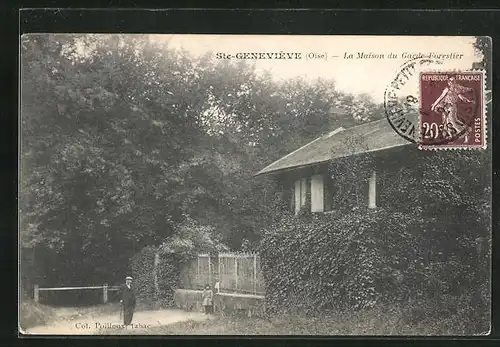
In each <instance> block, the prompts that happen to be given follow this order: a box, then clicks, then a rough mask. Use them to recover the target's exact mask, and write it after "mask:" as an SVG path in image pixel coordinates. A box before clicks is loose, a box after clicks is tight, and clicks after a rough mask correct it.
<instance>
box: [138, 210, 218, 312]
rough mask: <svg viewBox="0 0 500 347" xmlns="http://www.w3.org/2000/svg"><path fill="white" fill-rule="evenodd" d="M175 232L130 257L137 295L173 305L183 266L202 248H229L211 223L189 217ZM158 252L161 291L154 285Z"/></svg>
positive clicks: (209, 249)
mask: <svg viewBox="0 0 500 347" xmlns="http://www.w3.org/2000/svg"><path fill="white" fill-rule="evenodd" d="M175 231H176V232H175V234H174V235H172V236H171V237H169V238H168V239H166V240H165V242H163V243H162V244H161V245H160V246H158V247H153V246H148V247H145V248H143V249H142V250H141V251H140V252H139V253H138V254H136V255H135V256H134V257H133V258H132V260H131V267H132V272H133V274H134V277H135V283H136V284H135V286H136V290H137V295H138V298H139V299H141V300H143V301H148V302H153V301H154V302H155V303H156V306H160V307H164V306H172V305H174V291H175V289H176V288H178V287H179V282H180V269H181V267H182V266H183V265H184V264H185V262H187V261H189V260H190V259H192V258H193V257H196V255H197V254H198V253H200V252H203V253H206V252H217V251H222V250H227V247H225V246H224V245H223V244H222V243H221V242H220V240H219V238H218V237H217V235H216V234H215V232H214V230H213V228H212V227H209V226H204V225H200V224H198V223H197V222H195V221H193V220H191V219H190V218H187V219H186V221H185V222H184V223H183V224H181V225H179V226H177V228H176V230H175ZM155 254H158V257H159V259H158V260H159V262H158V264H157V270H156V271H157V279H158V293H156V288H155V269H154V268H155Z"/></svg>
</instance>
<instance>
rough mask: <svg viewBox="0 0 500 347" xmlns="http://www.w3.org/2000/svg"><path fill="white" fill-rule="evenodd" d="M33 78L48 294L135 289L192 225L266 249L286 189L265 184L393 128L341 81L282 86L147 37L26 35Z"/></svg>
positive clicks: (24, 143) (23, 198) (37, 213)
mask: <svg viewBox="0 0 500 347" xmlns="http://www.w3.org/2000/svg"><path fill="white" fill-rule="evenodd" d="M21 74H22V79H21V89H22V92H21V133H22V136H21V174H20V192H21V194H20V206H19V207H20V215H21V228H20V233H21V240H22V246H23V249H24V250H28V249H30V250H31V251H29V252H28V251H26V252H22V254H23V259H22V260H23V261H22V263H21V266H22V267H23V269H22V272H23V273H35V274H36V279H33V278H32V280H33V281H36V282H37V283H39V284H41V285H44V284H47V285H58V284H59V285H60V284H63V283H64V284H75V285H82V284H101V283H114V282H116V281H118V280H120V281H121V279H123V277H124V276H125V273H126V272H127V269H128V262H129V259H130V258H131V257H132V256H133V255H134V254H136V253H138V252H139V251H140V250H141V249H142V248H143V247H146V246H153V247H158V246H159V245H160V244H162V242H164V240H165V239H167V238H169V237H172V236H174V235H176V233H177V230H179V228H178V226H179V225H182V224H183V223H185V222H186V220H187V218H191V219H192V220H195V221H197V222H198V223H199V224H200V225H201V226H204V227H206V228H208V229H209V230H213V231H216V233H217V235H219V236H220V238H221V242H223V243H224V244H226V245H227V246H228V247H230V248H232V249H238V248H240V247H241V245H242V244H243V243H244V244H245V247H250V248H252V247H253V248H254V247H255V245H256V244H257V243H258V241H259V238H260V230H261V229H262V228H263V227H264V226H265V225H267V224H269V222H270V221H271V220H272V219H273V218H275V217H276V214H275V213H274V212H275V210H274V207H275V206H276V199H275V193H276V192H277V188H276V186H275V183H274V182H273V181H272V180H270V179H267V178H265V177H262V178H259V179H254V178H253V174H254V173H255V172H256V171H258V169H261V168H262V167H263V165H265V164H268V163H269V162H272V161H273V160H276V159H277V158H279V157H280V156H282V155H284V154H286V153H288V152H290V151H291V150H294V149H295V148H296V147H297V146H300V145H303V144H304V143H306V142H308V141H310V140H312V139H313V138H315V137H316V136H319V135H321V134H322V133H323V132H325V131H330V129H331V128H336V127H337V126H340V125H342V126H344V127H345V126H349V125H353V124H356V123H359V122H364V121H368V120H371V119H374V118H378V117H381V116H382V113H381V112H380V106H377V105H375V104H373V102H371V101H370V100H369V98H367V97H366V96H360V97H358V98H354V97H352V96H349V95H344V94H342V93H340V92H338V91H337V90H336V89H335V85H334V83H333V82H332V81H323V80H319V81H316V82H308V81H304V80H301V79H293V80H288V81H274V80H273V79H272V78H271V77H270V76H269V75H266V74H257V73H256V72H255V71H254V68H253V67H252V66H250V65H247V64H244V63H231V62H221V61H215V60H214V59H212V56H210V55H207V56H204V57H199V58H196V57H191V56H189V55H187V54H186V53H183V52H179V51H176V50H173V49H170V48H169V47H168V42H167V41H158V40H156V41H152V40H150V37H149V36H147V35H146V36H145V35H66V34H58V35H24V36H23V38H22V42H21ZM248 245H249V246H248ZM24 255H26V257H25V256H24ZM28 255H30V256H31V255H34V256H33V257H31V258H28ZM41 259H43V262H42V261H38V260H41ZM30 268H33V269H32V270H30ZM23 285H27V286H28V287H30V286H31V284H26V283H25V281H23ZM28 290H31V289H28Z"/></svg>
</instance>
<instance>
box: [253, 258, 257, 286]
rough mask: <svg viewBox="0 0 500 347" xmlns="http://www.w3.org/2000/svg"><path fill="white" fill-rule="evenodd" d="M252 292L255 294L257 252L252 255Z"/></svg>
mask: <svg viewBox="0 0 500 347" xmlns="http://www.w3.org/2000/svg"><path fill="white" fill-rule="evenodd" d="M253 293H254V294H257V254H256V253H254V255H253Z"/></svg>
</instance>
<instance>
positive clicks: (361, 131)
mask: <svg viewBox="0 0 500 347" xmlns="http://www.w3.org/2000/svg"><path fill="white" fill-rule="evenodd" d="M407 144H409V142H408V141H407V140H405V139H404V138H402V137H401V136H399V135H398V134H397V133H396V132H395V131H394V129H392V127H391V126H390V124H389V123H388V121H387V119H381V120H377V121H374V122H370V123H366V124H362V125H358V126H355V127H352V128H348V129H344V128H338V129H336V130H334V131H332V132H330V133H329V134H326V135H323V136H321V137H319V138H317V139H316V140H314V141H311V142H309V143H308V144H306V145H304V146H302V147H300V148H299V149H297V150H295V151H293V152H291V153H289V154H287V155H286V156H284V157H283V158H281V159H278V160H277V161H275V162H274V163H272V164H270V165H268V166H266V167H265V168H263V169H262V170H260V171H259V172H257V173H256V174H255V176H258V175H263V174H269V173H273V172H276V171H282V170H288V169H293V168H299V167H303V166H309V165H314V164H318V163H323V162H327V161H329V160H332V159H335V158H342V157H349V156H352V155H356V154H361V153H368V152H375V151H380V150H384V149H389V148H393V147H398V146H404V145H407Z"/></svg>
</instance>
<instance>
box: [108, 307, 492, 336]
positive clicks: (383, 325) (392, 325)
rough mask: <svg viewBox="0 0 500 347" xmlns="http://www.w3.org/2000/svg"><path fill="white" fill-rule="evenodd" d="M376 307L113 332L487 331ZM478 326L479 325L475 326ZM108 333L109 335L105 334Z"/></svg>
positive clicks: (469, 323)
mask: <svg viewBox="0 0 500 347" xmlns="http://www.w3.org/2000/svg"><path fill="white" fill-rule="evenodd" d="M421 309H422V310H420V308H418V307H416V308H412V309H409V308H408V307H406V308H400V307H379V308H375V309H371V310H365V311H360V312H346V313H338V314H330V315H322V316H321V317H310V316H309V317H308V316H305V315H299V314H295V315H293V314H289V315H283V316H277V317H272V318H269V319H265V318H246V317H222V316H213V317H212V319H209V320H206V321H187V322H180V323H175V324H171V325H168V326H159V327H152V328H149V329H147V330H145V329H142V330H136V329H132V330H117V331H115V332H113V334H120V335H131V334H134V335H143V334H147V335H365V336H380V335H384V336H386V335H411V336H414V335H420V336H425V335H433V336H436V335H438V336H450V335H478V334H481V333H487V332H488V330H489V324H488V321H489V318H488V317H486V316H481V317H478V316H474V315H473V314H472V315H471V312H469V311H466V310H464V311H457V312H456V313H455V314H452V315H448V316H446V315H443V316H440V317H439V316H436V315H435V312H431V311H429V310H430V309H429V308H428V307H422V308H421ZM478 323H480V324H479V325H478ZM108 333H109V331H108Z"/></svg>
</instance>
